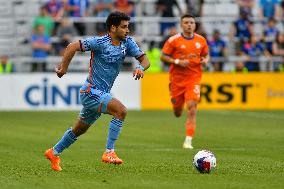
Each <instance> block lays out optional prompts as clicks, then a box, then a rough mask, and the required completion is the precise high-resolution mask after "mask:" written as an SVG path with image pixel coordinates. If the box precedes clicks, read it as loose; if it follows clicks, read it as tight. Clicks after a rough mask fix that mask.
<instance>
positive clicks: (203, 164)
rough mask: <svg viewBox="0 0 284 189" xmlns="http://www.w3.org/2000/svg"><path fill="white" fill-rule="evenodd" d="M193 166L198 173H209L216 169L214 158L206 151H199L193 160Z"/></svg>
mask: <svg viewBox="0 0 284 189" xmlns="http://www.w3.org/2000/svg"><path fill="white" fill-rule="evenodd" d="M193 165H194V167H195V168H196V169H197V170H198V171H199V172H200V173H210V172H211V171H212V170H213V169H215V167H216V165H217V164H216V157H215V155H214V154H213V153H212V152H210V151H208V150H201V151H199V152H197V154H196V155H195V156H194V158H193Z"/></svg>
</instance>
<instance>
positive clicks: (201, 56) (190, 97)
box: [161, 14, 209, 149]
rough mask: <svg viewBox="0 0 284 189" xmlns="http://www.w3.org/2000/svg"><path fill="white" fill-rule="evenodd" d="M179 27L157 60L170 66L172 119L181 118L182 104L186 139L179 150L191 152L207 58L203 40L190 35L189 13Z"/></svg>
mask: <svg viewBox="0 0 284 189" xmlns="http://www.w3.org/2000/svg"><path fill="white" fill-rule="evenodd" d="M181 28H182V33H178V34H176V35H174V36H172V37H170V38H169V39H168V40H167V41H166V43H165V45H164V47H163V49H162V55H161V60H162V61H163V62H166V63H169V64H170V84H169V89H170V95H171V102H172V105H173V110H174V114H175V116H176V117H180V116H181V115H182V112H183V108H184V104H186V109H187V119H186V124H185V125H186V138H185V141H184V144H183V147H184V148H188V149H192V148H193V147H192V138H193V135H194V131H195V127H196V112H197V103H198V101H199V99H200V82H201V75H202V65H204V66H206V65H207V63H208V61H209V55H208V45H207V43H206V40H205V38H204V37H202V36H201V35H198V34H196V33H194V31H195V29H196V23H195V18H194V16H192V15H189V14H186V15H184V16H182V17H181Z"/></svg>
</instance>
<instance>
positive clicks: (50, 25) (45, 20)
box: [33, 6, 54, 36]
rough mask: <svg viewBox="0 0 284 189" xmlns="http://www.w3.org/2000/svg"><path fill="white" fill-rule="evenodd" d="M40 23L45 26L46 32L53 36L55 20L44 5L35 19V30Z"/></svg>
mask: <svg viewBox="0 0 284 189" xmlns="http://www.w3.org/2000/svg"><path fill="white" fill-rule="evenodd" d="M39 25H42V26H43V27H44V34H45V35H48V36H51V35H52V33H53V29H54V22H53V19H52V18H51V17H50V16H49V14H48V11H47V8H46V6H42V7H41V8H40V13H39V15H38V16H37V17H36V18H35V20H34V21H33V30H34V31H33V32H35V30H36V28H38V26H39Z"/></svg>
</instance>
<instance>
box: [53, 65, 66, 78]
mask: <svg viewBox="0 0 284 189" xmlns="http://www.w3.org/2000/svg"><path fill="white" fill-rule="evenodd" d="M55 72H56V74H57V77H59V78H61V77H62V76H63V75H65V74H66V70H65V69H63V68H62V66H61V64H60V65H59V66H57V67H55Z"/></svg>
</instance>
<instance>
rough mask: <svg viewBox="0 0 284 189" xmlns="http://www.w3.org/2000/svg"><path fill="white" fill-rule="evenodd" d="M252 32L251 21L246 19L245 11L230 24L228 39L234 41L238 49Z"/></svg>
mask: <svg viewBox="0 0 284 189" xmlns="http://www.w3.org/2000/svg"><path fill="white" fill-rule="evenodd" d="M252 34H253V23H252V22H251V21H250V20H249V19H248V14H247V12H246V11H242V12H241V13H240V17H239V18H238V19H237V20H236V21H235V22H234V23H233V25H232V26H231V31H230V33H229V39H230V41H233V42H235V49H236V50H237V51H239V50H240V49H241V47H242V46H243V44H244V43H245V42H247V41H248V40H249V39H250V37H251V35H252Z"/></svg>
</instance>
